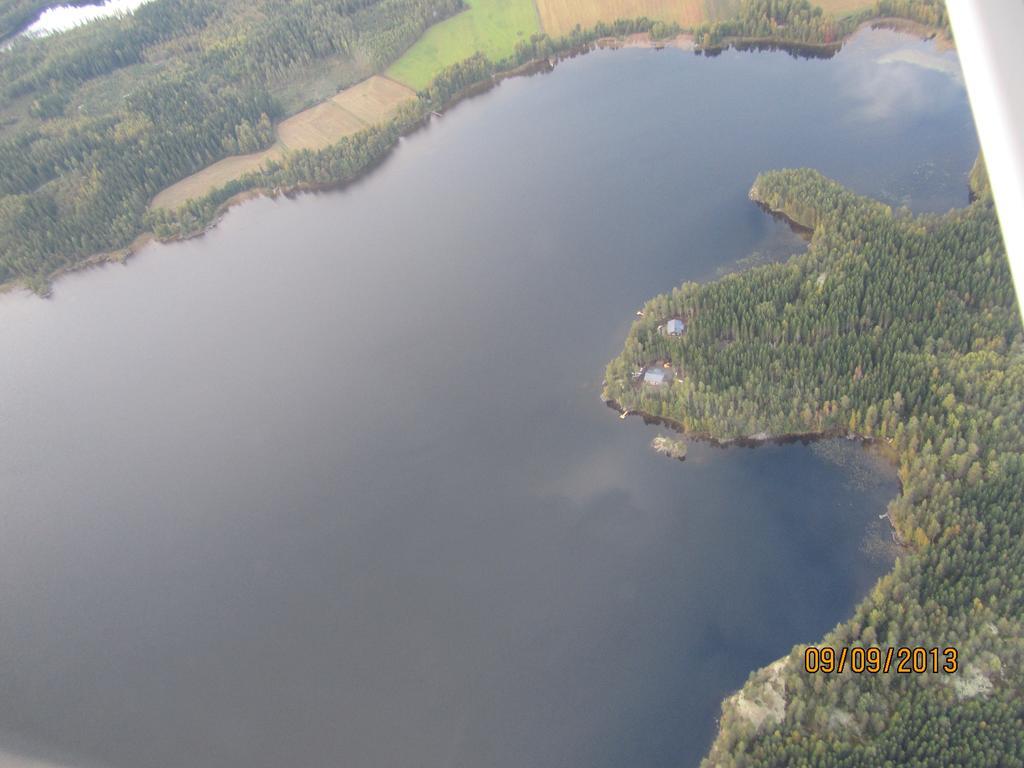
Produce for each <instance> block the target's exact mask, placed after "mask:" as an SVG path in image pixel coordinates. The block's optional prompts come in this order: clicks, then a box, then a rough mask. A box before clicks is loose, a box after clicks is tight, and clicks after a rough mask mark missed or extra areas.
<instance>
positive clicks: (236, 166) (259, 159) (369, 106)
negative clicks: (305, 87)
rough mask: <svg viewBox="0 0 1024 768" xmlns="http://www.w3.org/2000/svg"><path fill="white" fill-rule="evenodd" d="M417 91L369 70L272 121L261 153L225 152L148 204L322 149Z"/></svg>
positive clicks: (171, 204)
mask: <svg viewBox="0 0 1024 768" xmlns="http://www.w3.org/2000/svg"><path fill="white" fill-rule="evenodd" d="M415 96H416V94H415V93H414V92H413V91H412V90H411V89H409V88H407V87H406V86H404V85H402V84H401V83H397V82H395V81H394V80H389V79H388V78H386V77H381V76H380V75H374V76H373V77H371V78H368V79H366V80H364V81H363V82H361V83H357V84H356V85H353V86H352V87H351V88H346V89H345V90H344V91H342V92H341V93H339V94H337V95H336V96H334V97H332V98H330V99H328V100H327V101H325V102H323V103H321V104H317V105H316V106H315V107H311V108H309V109H306V110H303V111H302V112H299V113H298V114H295V115H292V116H291V117H289V118H288V119H287V120H284V121H282V122H281V123H280V124H279V125H278V126H277V142H276V143H275V144H274V145H273V146H272V147H270V148H269V149H266V150H264V151H263V152H255V153H253V154H251V155H236V156H234V157H227V158H225V159H223V160H221V161H219V162H216V163H214V164H213V165H211V166H208V167H206V168H204V169H203V170H201V171H199V172H197V173H194V174H192V175H191V176H188V177H186V178H184V179H182V180H181V181H179V182H177V183H176V184H173V185H171V186H170V187H168V188H167V189H165V190H163V191H162V192H160V194H158V195H157V196H156V197H155V198H153V202H152V203H151V207H154V208H177V207H178V206H180V205H182V204H183V203H185V202H187V201H188V200H190V199H192V198H195V197H202V196H203V195H205V194H206V193H208V192H210V191H212V190H214V189H216V188H217V187H220V186H223V185H224V184H227V183H228V182H229V181H233V180H234V179H237V178H239V177H241V176H243V175H245V174H246V173H249V172H251V171H256V170H259V169H260V167H262V166H263V164H264V163H265V162H267V161H268V160H280V159H281V158H282V157H284V155H285V153H286V152H288V151H292V150H299V149H311V150H316V149H322V148H323V147H328V146H330V145H331V144H334V143H335V142H336V141H338V140H339V139H341V138H343V137H345V136H349V135H351V134H353V133H358V132H359V131H361V130H362V129H363V128H367V127H369V126H371V125H374V124H376V123H381V122H384V121H385V120H387V119H388V118H390V117H391V115H393V114H394V112H395V110H396V109H397V108H398V106H399V105H400V104H402V103H403V102H405V101H407V100H409V99H412V98H415Z"/></svg>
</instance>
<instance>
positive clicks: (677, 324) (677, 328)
mask: <svg viewBox="0 0 1024 768" xmlns="http://www.w3.org/2000/svg"><path fill="white" fill-rule="evenodd" d="M685 329H686V323H684V322H683V321H682V320H680V319H679V318H678V317H674V318H672V319H671V320H669V321H668V322H667V323H665V330H667V331H668V332H669V333H682V332H683V331H684V330H685Z"/></svg>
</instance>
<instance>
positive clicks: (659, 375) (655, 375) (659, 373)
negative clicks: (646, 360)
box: [644, 368, 668, 384]
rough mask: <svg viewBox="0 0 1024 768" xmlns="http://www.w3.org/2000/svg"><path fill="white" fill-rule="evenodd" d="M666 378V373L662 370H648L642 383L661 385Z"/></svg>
mask: <svg viewBox="0 0 1024 768" xmlns="http://www.w3.org/2000/svg"><path fill="white" fill-rule="evenodd" d="M667 378H668V371H667V370H666V369H664V368H648V369H647V371H646V372H645V373H644V381H646V382H648V383H651V384H654V383H657V384H661V383H662V382H663V381H665V379H667Z"/></svg>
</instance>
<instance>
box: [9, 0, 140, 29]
mask: <svg viewBox="0 0 1024 768" xmlns="http://www.w3.org/2000/svg"><path fill="white" fill-rule="evenodd" d="M148 2H152V0H106V2H103V3H95V4H93V5H57V6H54V7H51V8H47V9H46V10H45V11H43V12H42V13H41V14H39V18H38V19H36V20H35V21H34V22H32V24H30V25H29V26H28V27H26V28H25V29H24V30H23V31H22V32H21V33H20V34H22V35H25V36H27V37H46V36H48V35H53V34H56V33H58V32H67V31H68V30H69V29H74V28H75V27H80V26H82V25H83V24H88V23H89V22H90V21H96V20H97V19H105V18H109V17H111V16H124V15H126V14H130V13H132V12H133V11H134V10H135V9H136V8H138V7H139V6H141V5H144V4H146V3H148Z"/></svg>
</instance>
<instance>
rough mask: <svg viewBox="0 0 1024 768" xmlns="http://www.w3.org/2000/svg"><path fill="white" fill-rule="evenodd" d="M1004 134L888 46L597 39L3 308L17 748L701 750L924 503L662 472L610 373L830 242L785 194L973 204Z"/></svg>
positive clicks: (932, 57)
mask: <svg viewBox="0 0 1024 768" xmlns="http://www.w3.org/2000/svg"><path fill="white" fill-rule="evenodd" d="M976 151H977V145H976V140H975V136H974V130H973V127H972V124H971V121H970V115H969V112H968V107H967V103H966V100H965V96H964V92H963V88H962V86H961V84H960V80H959V74H958V69H957V67H956V60H955V57H953V56H952V55H950V54H944V53H941V52H938V51H936V50H935V48H934V47H932V46H931V45H930V44H924V43H919V42H917V41H914V40H912V39H910V38H906V37H899V36H896V35H894V34H892V33H887V32H879V33H869V34H863V35H861V36H859V37H858V38H857V39H856V40H855V41H854V42H853V43H852V44H851V45H849V46H848V47H847V48H846V49H845V50H844V51H843V52H842V53H841V54H840V55H839V56H837V57H836V58H835V59H833V60H831V61H798V60H796V59H794V58H791V57H789V56H787V55H785V54H782V53H762V54H740V53H726V54H724V55H722V56H719V57H716V58H703V57H697V56H694V55H693V54H690V53H686V52H683V51H678V50H666V51H661V52H654V51H647V50H624V51H615V52H598V53H594V54H591V55H588V56H584V57H581V58H578V59H575V60H572V61H569V62H566V63H563V64H561V65H560V66H559V67H558V68H557V69H556V70H555V71H554V72H553V73H551V74H547V75H542V76H535V77H531V78H523V79H515V80H511V81H506V82H504V83H503V84H501V86H500V87H498V88H496V89H495V90H493V91H491V92H490V93H488V94H486V95H484V96H481V97H479V98H476V99H473V100H471V101H469V102H466V103H463V104H461V105H460V106H458V107H457V108H455V109H454V110H452V111H451V112H450V113H449V114H447V115H446V116H445V117H444V118H443V119H441V120H437V121H435V122H434V123H433V124H432V125H431V126H430V127H429V128H428V129H426V130H424V131H421V132H419V133H417V134H415V135H414V136H412V137H410V138H408V139H407V140H405V141H403V142H402V144H401V146H400V147H399V149H398V150H397V151H396V152H395V153H394V154H393V156H392V157H391V158H390V159H389V160H388V161H387V162H386V163H385V164H384V165H383V167H382V168H380V169H379V170H378V171H376V172H375V173H373V174H372V175H371V176H369V177H368V178H367V179H365V180H363V181H362V182H360V183H358V184H356V185H354V186H352V187H351V188H349V189H347V190H345V191H341V192H337V193H331V194H323V195H318V196H303V197H301V198H299V199H297V200H286V199H282V200H278V201H269V200H261V201H256V202H253V203H250V204H247V205H245V206H243V207H241V208H238V209H236V210H234V211H233V212H232V213H231V214H230V215H229V216H228V217H227V218H226V220H225V221H224V222H223V223H222V225H221V226H220V227H219V228H218V229H217V230H215V231H214V232H213V233H211V234H209V235H207V236H206V237H203V238H202V239H199V240H194V241H190V242H187V243H184V244H177V245H170V246H157V245H154V246H151V247H149V248H147V249H146V250H145V252H144V253H143V254H141V255H140V256H139V257H137V258H135V259H133V260H131V261H130V263H129V264H128V265H127V266H124V267H122V266H107V267H104V268H101V269H96V270H92V271H88V272H85V273H81V274H77V275H73V276H70V277H67V278H64V279H62V280H61V281H60V282H59V283H58V284H57V286H56V291H55V295H54V298H53V300H51V301H41V300H38V299H35V298H33V297H29V296H23V295H9V296H6V297H3V298H2V299H0V359H2V360H3V361H4V364H3V366H2V368H0V498H2V499H3V507H2V510H0V526H2V528H0V743H2V744H3V747H4V749H5V750H6V751H7V752H8V753H9V754H8V756H7V757H6V758H2V759H0V764H8V763H9V764H10V765H23V764H24V763H23V762H21V759H20V758H19V757H18V756H21V757H22V758H24V759H26V760H41V761H44V762H49V761H52V762H58V763H67V764H75V765H87V766H91V765H95V766H119V767H123V768H148V767H149V766H153V767H154V768H169V767H176V766H182V767H183V768H184V767H186V766H187V767H188V768H198V767H201V766H246V767H247V768H264V767H265V768H280V766H283V765H287V766H295V767H296V768H304V767H309V768H314V767H319V766H328V765H336V766H354V767H357V768H361V767H363V766H389V767H390V766H458V767H462V766H465V767H466V768H470V767H474V768H475V767H477V766H496V767H498V768H504V767H505V766H509V767H511V766H517V767H521V766H531V767H532V768H548V767H551V768H554V767H555V766H596V767H598V768H601V767H604V766H608V767H609V768H611V767H618V766H623V767H624V766H630V767H633V766H652V767H653V766H669V765H671V766H680V765H682V766H687V765H689V766H693V765H695V764H696V763H697V761H698V760H699V758H700V756H701V755H702V754H703V753H704V751H705V750H706V749H707V747H708V745H709V743H710V740H711V738H712V735H713V731H714V723H715V717H716V716H717V713H718V708H719V704H720V701H721V698H722V697H723V695H725V694H727V693H728V692H730V691H732V690H735V689H736V688H738V687H739V686H740V685H741V684H742V683H743V681H744V680H745V679H746V677H747V674H748V673H749V672H750V671H751V670H752V669H754V668H756V667H758V666H759V665H763V664H765V663H768V662H770V661H772V660H773V659H775V658H777V657H779V656H780V655H782V654H784V653H785V652H787V651H788V649H789V648H790V647H791V646H792V645H793V644H794V643H797V642H809V641H813V640H814V639H816V638H818V637H819V636H820V635H821V634H822V633H823V632H825V631H827V630H828V629H830V628H831V627H832V626H834V625H835V623H836V622H838V621H839V620H841V619H842V618H843V617H844V616H846V615H848V614H849V612H850V610H851V608H852V606H853V605H854V604H855V603H856V601H857V600H859V599H860V598H861V597H862V596H863V595H864V594H865V593H866V591H867V590H868V589H870V587H871V585H872V584H873V582H874V580H875V579H876V578H877V577H878V576H879V575H880V574H881V573H882V572H883V571H884V570H885V569H886V568H888V567H889V563H888V561H887V560H886V559H885V558H884V557H874V556H872V555H870V554H869V553H868V552H867V551H866V548H865V543H866V542H870V541H871V540H872V539H873V538H884V535H885V531H884V528H882V527H881V523H879V522H878V519H877V515H878V514H879V513H880V512H882V511H883V510H884V507H885V503H886V501H887V499H889V498H890V497H892V496H893V495H894V494H895V493H896V490H897V486H896V483H895V480H894V479H893V477H892V474H891V473H889V472H885V471H880V470H879V469H878V468H877V467H876V466H873V465H871V464H870V463H869V460H868V458H867V457H866V456H865V455H864V454H863V452H861V451H860V450H859V449H858V448H857V447H856V446H855V445H852V444H850V443H846V442H839V443H830V444H819V445H817V446H813V447H811V446H801V445H792V446H767V447H764V448H759V449H756V450H752V449H739V448H737V449H729V450H722V449H715V448H711V447H709V446H706V445H695V446H693V447H691V451H690V458H689V459H688V460H687V461H686V462H685V463H682V464H680V463H678V462H673V461H670V460H667V459H665V458H663V457H659V456H657V455H655V454H654V453H652V452H651V451H650V450H649V448H648V446H647V444H648V443H649V441H650V440H651V438H652V437H653V436H654V435H655V434H657V429H655V428H653V427H647V426H645V425H643V424H642V423H640V422H639V421H636V420H627V421H625V422H623V421H620V420H619V419H618V418H616V415H615V414H614V413H613V412H611V411H609V410H608V409H607V408H605V407H604V406H603V405H602V404H601V403H600V401H599V399H598V394H599V391H600V385H601V378H602V373H603V370H604V365H605V363H606V362H607V360H608V359H610V358H611V357H612V356H613V355H615V354H616V353H617V352H618V350H619V347H620V345H621V343H622V341H623V339H624V337H625V333H626V330H627V328H628V325H629V323H630V321H631V318H632V317H633V314H634V311H635V310H636V308H637V307H638V306H639V305H640V304H641V303H642V302H643V301H644V300H645V299H647V298H648V297H650V296H652V295H653V294H655V293H658V292H661V291H664V290H667V289H668V288H670V287H671V286H672V285H674V284H676V283H678V282H680V281H682V280H684V279H696V280H702V279H710V278H712V277H714V276H715V275H716V274H717V273H719V272H720V271H722V270H723V269H728V268H729V266H730V265H732V264H735V262H736V261H737V260H739V259H743V258H745V257H748V256H749V255H750V254H752V253H758V254H761V255H762V256H763V257H781V256H784V255H785V254H787V253H791V252H793V251H795V250H796V249H799V248H800V247H801V246H800V243H799V241H798V240H796V239H795V238H794V237H793V236H792V235H791V234H790V233H789V232H788V230H786V229H785V228H783V227H781V226H780V225H778V224H777V223H775V222H773V221H772V220H771V219H770V218H769V217H767V216H765V215H764V214H763V213H761V212H760V211H759V210H758V209H757V208H756V207H755V206H753V205H752V204H750V203H749V201H748V200H747V198H746V194H747V190H748V189H749V187H750V184H751V182H752V181H753V178H754V176H755V175H756V174H757V173H758V172H759V171H761V170H765V169H770V168H777V167H784V166H796V165H811V166H815V167H818V168H820V169H822V170H823V171H824V172H825V173H828V174H830V175H833V176H835V177H836V178H838V179H840V180H841V181H843V182H845V183H847V184H849V185H851V186H852V187H853V188H855V189H857V190H859V191H862V192H866V193H873V194H878V195H880V196H882V197H883V198H884V199H886V200H887V201H889V202H893V203H896V204H908V205H910V206H911V207H912V208H914V209H915V210H945V209H947V208H949V207H951V206H957V205H962V204H964V203H965V202H966V198H967V191H966V173H967V171H968V169H969V168H970V165H971V163H972V161H973V159H974V156H975V153H976ZM3 760H7V761H8V763H3Z"/></svg>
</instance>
